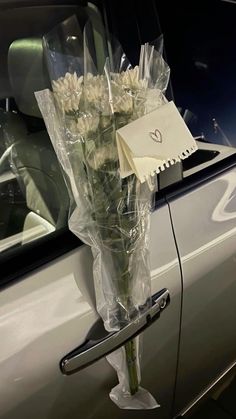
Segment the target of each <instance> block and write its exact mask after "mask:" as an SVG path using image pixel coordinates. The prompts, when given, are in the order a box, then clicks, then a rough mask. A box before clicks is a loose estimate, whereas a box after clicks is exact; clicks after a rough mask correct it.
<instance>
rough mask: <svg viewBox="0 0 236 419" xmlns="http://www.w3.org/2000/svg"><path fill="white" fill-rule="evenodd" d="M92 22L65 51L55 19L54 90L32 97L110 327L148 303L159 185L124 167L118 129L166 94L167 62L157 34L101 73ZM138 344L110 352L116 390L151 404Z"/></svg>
mask: <svg viewBox="0 0 236 419" xmlns="http://www.w3.org/2000/svg"><path fill="white" fill-rule="evenodd" d="M74 20H75V18H74V17H73V18H72V21H73V25H72V26H73V28H74V27H75V22H74ZM67 28H68V22H67ZM88 32H89V27H88V26H87V27H85V29H84V38H83V40H84V42H83V45H81V44H80V41H79V39H78V38H77V39H76V42H75V43H74V45H75V47H74V48H75V49H76V52H75V51H73V53H72V52H71V45H70V53H65V51H66V42H67V40H68V39H69V38H70V36H68V34H67V36H64V38H63V37H61V36H60V43H59V46H60V48H59V47H58V28H57V29H55V30H54V31H52V32H51V33H50V34H48V35H46V36H45V37H44V49H45V53H46V56H47V59H48V66H49V72H50V75H51V79H52V89H53V92H51V91H49V90H45V91H42V92H37V93H36V98H37V101H38V104H39V107H40V110H41V113H42V115H43V117H44V120H45V123H46V126H47V129H48V132H49V136H50V138H51V141H52V143H53V146H54V148H55V151H56V154H57V156H58V159H59V161H60V163H61V165H62V167H63V169H64V172H65V177H66V180H67V182H68V188H69V190H70V191H71V193H72V196H73V203H74V204H73V208H72V209H73V210H72V211H71V215H70V218H69V227H70V229H71V231H72V232H74V233H75V234H76V235H77V236H78V237H79V238H81V239H82V240H83V241H84V242H85V243H86V244H88V245H89V246H91V249H92V253H93V257H94V264H93V275H94V285H95V292H96V302H97V310H98V312H99V314H100V316H101V317H102V319H103V321H104V325H105V328H106V329H107V330H108V331H119V330H120V329H122V328H123V327H124V326H126V325H127V324H128V323H130V322H132V321H135V319H137V318H138V316H139V315H140V310H141V309H142V312H143V310H145V308H149V307H150V304H151V282H150V267H149V236H150V231H149V229H150V212H151V208H152V199H153V194H154V192H155V191H156V187H157V185H156V176H153V175H152V176H151V175H150V176H148V177H147V178H146V181H145V182H142V183H141V182H140V180H139V179H138V178H137V176H136V175H135V174H130V175H129V176H127V177H125V178H122V177H121V175H120V164H119V156H118V149H117V141H116V132H117V130H118V129H120V128H122V127H124V126H126V125H127V124H130V123H131V122H132V121H135V120H137V119H139V118H141V117H142V116H143V115H145V114H147V113H150V112H152V111H154V110H155V109H157V108H158V107H160V106H161V105H163V104H164V103H166V99H165V97H164V92H165V90H166V87H167V84H168V79H169V67H168V65H167V64H166V63H165V61H164V60H163V57H162V54H161V52H162V51H161V48H162V40H161V39H160V40H159V41H158V42H156V44H153V45H149V44H145V45H144V46H142V47H141V53H140V61H139V65H138V66H136V67H135V68H132V67H131V65H130V63H129V62H128V60H127V58H126V57H125V55H124V53H123V51H122V49H121V47H120V46H117V47H116V49H115V51H114V53H113V56H112V57H110V59H107V60H106V62H105V63H104V70H103V71H102V72H101V73H100V74H99V72H98V70H97V69H96V67H95V64H94V60H93V59H92V54H91V51H90V48H89V42H88V39H90V37H89V36H88ZM70 35H71V33H70ZM74 35H75V34H74V32H73V38H76V36H74ZM55 45H56V47H55ZM62 47H63V48H62ZM59 50H60V51H59ZM58 51H59V52H58ZM61 51H63V53H62V52H61ZM81 51H82V52H83V53H81ZM59 68H60V69H62V70H61V71H62V74H59V73H60V71H59ZM138 346H139V344H138V338H136V339H133V340H131V341H129V342H127V343H126V344H125V346H124V347H123V348H121V349H119V350H117V351H116V352H115V353H113V354H110V355H109V356H108V360H109V362H110V363H111V365H112V366H113V367H114V368H115V369H116V370H117V373H118V378H119V384H118V386H116V387H115V388H114V389H113V390H112V391H111V393H110V396H111V398H112V400H113V401H114V402H115V403H116V404H118V406H120V407H125V408H127V407H129V408H154V407H157V406H158V405H157V403H156V401H155V400H154V399H153V397H152V396H151V395H150V394H149V393H148V392H147V391H146V390H144V389H142V388H141V387H140V365H139V359H140V354H139V349H138ZM138 400H142V401H140V402H138Z"/></svg>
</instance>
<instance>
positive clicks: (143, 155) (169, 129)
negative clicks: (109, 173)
mask: <svg viewBox="0 0 236 419" xmlns="http://www.w3.org/2000/svg"><path fill="white" fill-rule="evenodd" d="M116 141H117V147H118V154H119V161H120V173H121V177H122V178H125V177H127V176H129V175H131V174H133V173H135V174H136V176H137V177H138V179H139V180H140V182H144V181H145V180H146V179H147V178H148V177H149V176H150V175H154V174H155V173H159V172H160V171H163V170H165V169H166V168H167V167H169V166H170V165H171V164H174V163H176V162H177V161H180V160H181V159H185V158H187V157H188V156H190V155H191V154H192V153H193V152H194V151H196V150H197V144H196V142H195V140H194V138H193V136H192V134H191V133H190V131H189V129H188V127H187V125H186V124H185V122H184V120H183V119H182V117H181V115H180V113H179V111H178V109H177V108H176V106H175V104H174V102H168V103H166V104H165V105H163V106H161V107H160V108H158V109H157V110H155V111H153V112H150V113H149V114H147V115H144V116H143V117H141V118H139V119H137V120H136V121H134V122H131V123H130V124H128V125H126V126H124V127H123V128H120V129H118V130H117V131H116Z"/></svg>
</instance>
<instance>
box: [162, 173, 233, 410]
mask: <svg viewBox="0 0 236 419" xmlns="http://www.w3.org/2000/svg"><path fill="white" fill-rule="evenodd" d="M235 185H236V169H235V168H234V169H231V170H229V171H226V172H225V173H223V174H222V175H219V176H217V177H215V178H214V179H212V180H211V181H208V182H205V183H204V184H202V185H201V186H199V187H197V188H195V189H192V190H191V191H189V192H188V193H186V194H184V195H182V196H179V197H177V198H172V199H171V201H170V210H171V215H172V219H173V226H174V231H175V236H176V241H177V246H178V250H179V254H180V258H181V265H182V272H183V309H182V324H181V340H180V355H179V368H178V379H177V391H176V404H175V410H176V413H177V412H179V411H181V410H182V409H184V408H185V407H186V406H187V405H188V404H189V403H191V402H192V401H193V400H194V399H195V398H197V397H198V396H199V395H200V394H201V392H203V391H204V390H206V389H207V387H208V386H209V385H210V384H211V383H212V382H214V380H216V379H217V377H218V376H219V375H220V374H221V373H222V372H224V370H226V369H227V368H228V367H229V366H230V365H231V364H232V363H233V362H235V359H236V328H235V319H236V304H235V300H236V281H235V272H236V195H235V192H236V186H235Z"/></svg>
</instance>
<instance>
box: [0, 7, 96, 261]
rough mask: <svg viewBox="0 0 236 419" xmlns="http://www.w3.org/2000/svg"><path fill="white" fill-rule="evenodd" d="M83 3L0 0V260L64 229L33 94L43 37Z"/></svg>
mask: <svg viewBox="0 0 236 419" xmlns="http://www.w3.org/2000/svg"><path fill="white" fill-rule="evenodd" d="M90 14H92V16H91V19H92V21H93V23H94V21H95V20H96V19H99V15H98V16H96V9H94V7H92V6H89V5H87V2H83V1H73V0H72V1H70V2H67V1H65V2H62V1H51V2H50V1H49V2H46V1H43V2H40V5H39V2H34V1H29V2H26V1H24V2H21V1H19V2H15V1H14V2H11V1H0V39H1V41H0V256H2V255H5V253H6V252H8V251H9V250H13V249H14V250H15V251H17V250H19V249H20V248H22V247H24V246H26V245H29V244H30V243H33V242H36V241H38V240H40V239H41V238H43V237H45V236H48V237H50V236H53V235H54V234H55V233H56V232H58V231H64V229H65V228H67V220H68V211H69V203H70V199H69V194H68V190H67V187H66V183H65V179H64V176H63V173H62V170H61V167H60V165H59V163H58V160H57V157H56V154H55V152H54V149H53V147H52V144H51V141H50V139H49V136H48V134H47V130H46V128H45V124H44V122H43V119H42V116H41V114H40V111H39V108H38V106H37V102H36V100H35V96H34V92H35V91H38V90H41V89H44V88H47V87H50V83H49V77H48V72H47V68H46V64H45V60H44V56H43V46H42V36H43V35H44V34H45V33H47V32H48V31H49V30H51V29H52V28H53V27H54V26H55V25H57V24H58V23H60V22H62V21H64V20H65V19H67V18H68V17H70V16H72V15H76V16H77V17H78V20H79V23H80V25H81V27H82V26H83V25H84V24H85V22H86V20H87V17H88V16H89V15H90Z"/></svg>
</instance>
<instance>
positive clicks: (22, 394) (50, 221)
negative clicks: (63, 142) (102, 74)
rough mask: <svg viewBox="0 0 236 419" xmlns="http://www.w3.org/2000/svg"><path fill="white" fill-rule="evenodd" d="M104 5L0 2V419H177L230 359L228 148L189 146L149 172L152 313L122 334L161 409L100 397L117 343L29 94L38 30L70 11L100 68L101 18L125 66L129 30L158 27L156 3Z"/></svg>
mask: <svg viewBox="0 0 236 419" xmlns="http://www.w3.org/2000/svg"><path fill="white" fill-rule="evenodd" d="M97 3H99V2H97ZM105 3H108V2H105ZM111 3H113V1H112V2H110V5H107V4H105V8H103V7H102V6H101V4H98V5H95V4H93V2H91V3H87V2H86V1H79V0H78V1H76V0H75V1H66V0H64V1H54V0H51V1H50V0H41V2H40V3H39V2H37V1H35V0H27V1H26V0H25V1H23V0H18V1H17V0H1V1H0V35H1V36H0V63H1V65H0V106H1V110H0V121H1V122H0V123H1V132H0V133H1V136H0V153H1V154H0V285H1V290H0V342H1V344H0V418H1V419H20V418H22V419H32V418H34V419H69V418H70V419H76V418H83V419H106V418H111V417H113V418H116V419H119V418H120V419H122V418H125V419H132V418H136V419H137V418H140V419H141V418H142V419H145V418H149V417H153V418H154V417H156V418H159V419H167V418H168V419H170V418H174V417H178V416H180V415H183V416H184V415H185V414H187V413H189V412H190V411H191V409H192V408H193V407H194V406H195V404H196V403H197V402H198V401H199V400H200V399H201V398H202V397H203V396H206V394H207V393H208V392H209V391H212V389H213V388H215V385H216V384H217V383H219V381H220V380H221V381H222V380H224V379H227V378H228V376H229V373H231V372H232V371H233V368H234V366H235V364H236V327H235V322H236V278H235V271H236V194H235V186H236V153H235V149H234V148H233V147H231V146H229V145H222V144H212V143H210V141H208V140H204V139H203V138H200V137H199V141H198V147H199V150H198V151H197V152H196V153H195V154H193V155H192V156H191V157H190V158H189V159H188V160H186V161H185V162H184V163H183V165H180V164H177V165H176V166H173V167H171V168H170V169H168V170H166V172H164V173H162V174H161V175H159V177H158V181H159V190H158V193H157V195H156V207H155V211H154V212H153V213H152V216H151V248H150V252H151V277H152V294H153V296H154V297H155V299H156V300H155V301H156V304H157V305H156V310H157V314H160V315H158V316H154V317H153V321H152V322H150V323H148V324H147V322H146V318H145V319H143V320H142V321H143V323H142V324H141V322H140V324H139V326H138V329H137V330H134V329H129V332H128V334H129V337H131V336H132V335H133V334H134V333H138V332H139V329H141V328H143V330H142V335H143V351H142V386H143V387H145V388H146V389H148V390H149V391H150V392H151V393H152V395H153V396H154V397H155V398H156V400H157V401H158V402H159V403H160V405H161V406H160V407H159V408H158V409H154V410H149V411H131V410H129V411H128V410H121V409H119V408H118V407H116V406H115V404H113V403H112V402H111V400H110V398H109V391H110V390H111V388H112V387H114V385H115V384H116V383H117V376H116V373H115V371H114V370H113V369H112V367H111V366H110V365H109V364H108V362H107V361H106V358H105V355H107V354H108V353H109V352H111V351H112V350H114V349H115V348H116V347H118V346H120V345H122V343H124V342H125V340H126V339H127V335H120V336H122V338H120V337H118V336H117V338H116V337H115V336H114V335H113V338H112V339H110V337H109V336H108V335H107V333H106V332H105V330H104V328H103V326H102V324H101V321H100V320H99V316H98V314H97V312H96V304H95V295H94V286H93V275H92V262H93V259H92V255H91V251H90V248H88V247H87V246H85V245H84V244H83V243H82V242H80V241H79V240H78V239H77V238H76V237H75V236H73V235H72V234H71V233H70V232H69V231H68V228H67V216H68V207H69V198H68V195H67V189H66V186H65V182H64V179H63V175H62V173H61V171H60V168H59V164H58V162H57V159H56V156H55V153H54V151H53V148H52V146H51V143H50V140H49V137H48V135H47V132H46V129H45V126H44V123H43V120H42V118H41V115H40V112H39V109H38V108H37V104H36V101H35V98H34V91H36V90H40V89H41V88H44V87H46V86H48V79H47V74H46V70H45V63H44V59H43V49H42V35H43V34H44V33H45V32H46V31H48V30H50V29H51V28H52V27H53V26H55V24H56V23H59V22H61V21H62V20H64V19H65V18H67V17H69V16H71V15H73V14H76V15H77V16H78V19H79V21H80V23H81V25H83V24H84V22H85V21H86V19H87V17H88V16H89V17H90V18H91V20H92V22H93V27H94V31H95V33H96V38H95V39H96V45H95V49H96V51H97V57H98V62H99V59H101V54H102V42H103V39H104V36H106V35H105V33H104V32H103V27H102V25H101V19H102V16H103V17H104V14H103V13H104V11H105V12H107V13H106V19H105V23H106V24H108V25H111V26H112V25H114V28H115V23H116V25H118V23H119V24H120V27H121V28H120V29H119V30H117V32H119V33H120V34H121V38H122V37H123V40H122V39H121V41H123V42H124V40H125V36H126V37H127V36H128V34H129V35H130V36H129V38H127V39H128V41H127V49H129V50H130V55H132V54H133V56H132V59H134V57H135V49H136V48H137V44H136V43H138V41H137V39H136V38H135V36H136V35H137V33H139V35H140V34H141V35H140V36H142V37H145V36H147V37H149V36H152V35H151V32H150V31H151V29H150V28H149V26H150V27H151V26H152V31H153V32H154V29H153V28H154V24H156V25H157V26H156V28H159V27H158V23H157V20H156V19H157V16H156V15H155V14H154V12H152V9H151V3H152V4H154V3H155V2H150V4H149V5H147V7H146V8H145V7H142V9H140V8H139V7H138V6H137V7H136V6H135V4H136V3H135V4H134V2H133V1H132V2H130V4H129V6H128V5H127V8H128V9H127V11H126V12H125V9H124V10H123V9H122V7H121V6H120V8H119V7H118V3H117V2H116V1H114V4H113V6H112V4H111ZM121 3H122V2H120V4H121ZM146 3H147V2H146ZM157 3H158V2H157ZM131 4H132V14H130V13H129V8H130V7H131ZM100 6H101V7H100ZM113 7H114V9H112V8H113ZM99 10H100V11H99ZM112 10H113V11H112ZM145 10H146V12H147V19H149V20H148V22H149V23H150V25H149V23H147V20H146V23H145V22H144V20H145V19H144V17H145V16H144V13H145ZM118 11H120V15H119V13H118ZM112 13H113V14H112ZM122 13H123V14H122ZM124 16H127V20H122V19H123V17H124ZM142 18H143V19H142ZM114 22H115V23H114ZM128 22H129V23H130V25H129V24H128ZM135 22H136V23H135ZM142 24H143V26H142ZM135 27H136V29H135ZM144 29H145V30H146V31H147V32H148V33H147V34H146V35H145V34H144V32H142V30H143V31H144ZM158 30H159V29H158ZM135 31H136V32H135ZM167 53H168V49H167ZM193 83H194V81H193ZM163 298H164V300H165V301H163ZM155 301H154V303H155ZM165 303H167V304H165Z"/></svg>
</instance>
